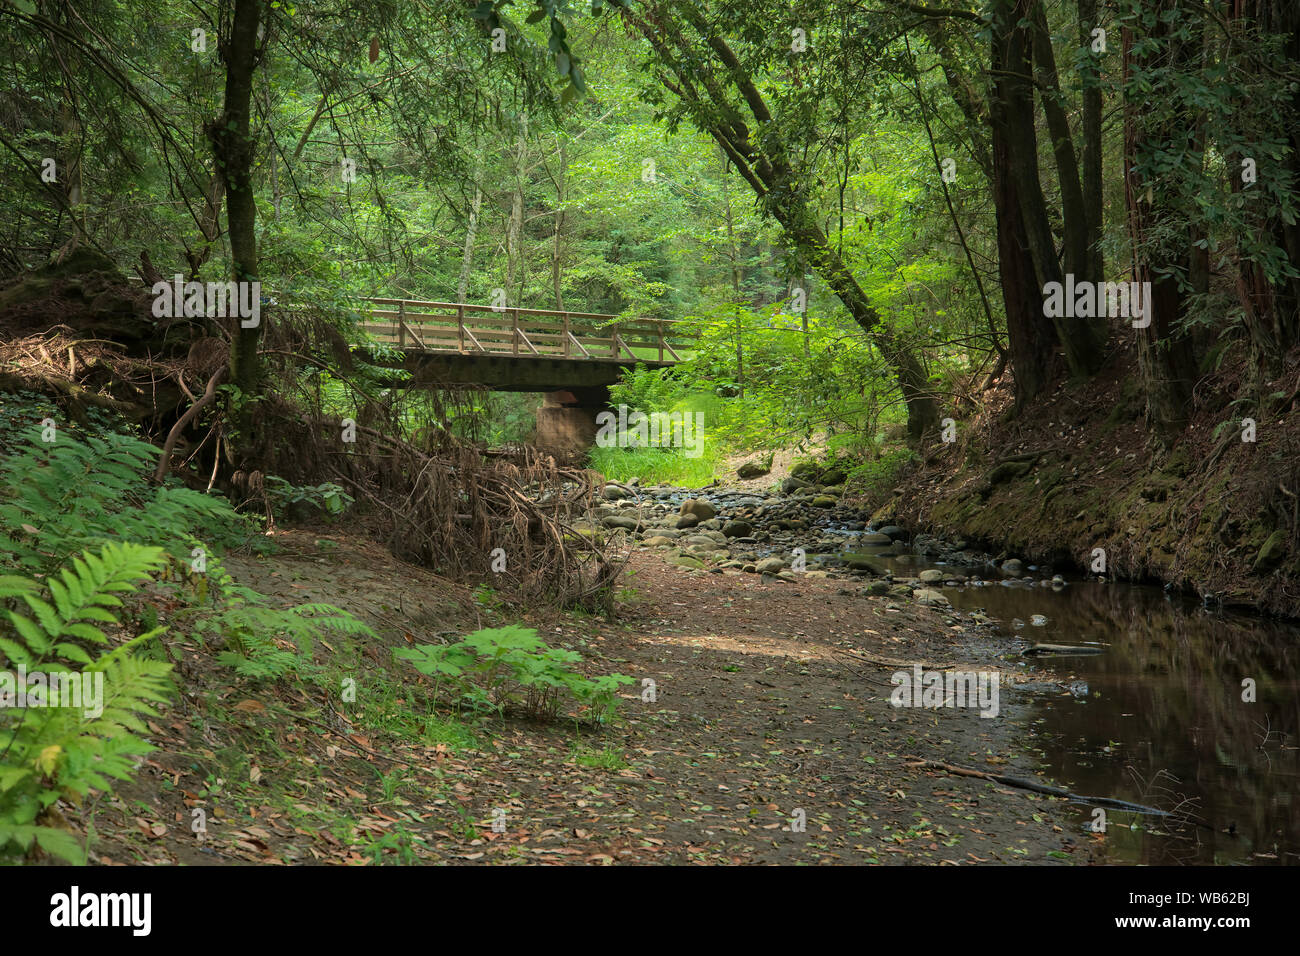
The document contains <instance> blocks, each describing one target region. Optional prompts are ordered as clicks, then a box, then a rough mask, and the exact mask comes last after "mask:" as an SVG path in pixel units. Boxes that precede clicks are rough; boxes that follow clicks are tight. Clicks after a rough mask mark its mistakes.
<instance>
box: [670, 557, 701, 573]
mask: <svg viewBox="0 0 1300 956" xmlns="http://www.w3.org/2000/svg"><path fill="white" fill-rule="evenodd" d="M664 560H665V561H667V562H668V563H669V564H672V565H675V566H677V567H679V568H695V569H697V570H698V569H699V568H702V567H704V562H703V561H701V560H700V559H699V558H693V557H691V556H690V555H689V554H672V555H669V556H668V557H667V558H665V559H664Z"/></svg>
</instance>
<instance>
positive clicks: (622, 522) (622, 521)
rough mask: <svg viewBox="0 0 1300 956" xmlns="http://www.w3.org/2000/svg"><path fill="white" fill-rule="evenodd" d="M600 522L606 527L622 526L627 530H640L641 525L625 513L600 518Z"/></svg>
mask: <svg viewBox="0 0 1300 956" xmlns="http://www.w3.org/2000/svg"><path fill="white" fill-rule="evenodd" d="M600 523H601V524H603V525H604V526H605V527H606V528H623V529H625V530H627V531H639V530H641V525H640V524H639V523H638V522H637V520H636V519H635V518H629V517H627V516H626V515H610V516H609V517H607V518H602V519H601V522H600Z"/></svg>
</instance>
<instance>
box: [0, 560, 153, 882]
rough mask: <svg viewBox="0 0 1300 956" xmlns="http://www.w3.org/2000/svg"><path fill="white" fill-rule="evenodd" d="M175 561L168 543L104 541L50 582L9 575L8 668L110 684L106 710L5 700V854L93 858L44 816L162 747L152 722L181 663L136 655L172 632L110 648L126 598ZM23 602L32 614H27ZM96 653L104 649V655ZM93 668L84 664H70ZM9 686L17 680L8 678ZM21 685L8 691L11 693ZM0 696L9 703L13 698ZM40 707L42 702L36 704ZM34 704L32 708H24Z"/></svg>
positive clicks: (0, 647) (0, 734) (2, 635)
mask: <svg viewBox="0 0 1300 956" xmlns="http://www.w3.org/2000/svg"><path fill="white" fill-rule="evenodd" d="M166 563H167V556H166V554H165V552H164V551H163V550H162V549H161V548H157V547H148V546H145V545H139V544H130V543H124V544H115V543H111V542H110V543H107V544H104V545H103V546H102V547H101V548H100V550H99V552H98V553H97V554H96V553H94V552H90V551H87V552H85V553H83V554H82V555H80V556H79V557H76V558H74V559H72V560H71V561H70V562H69V563H68V564H67V565H65V566H64V567H63V568H61V569H60V570H59V571H58V573H57V574H55V575H51V576H49V577H48V578H47V579H46V580H45V581H44V582H43V584H42V583H40V582H38V581H36V580H34V579H32V578H27V577H22V576H18V575H5V576H0V605H3V606H4V607H3V615H2V618H3V622H4V625H5V626H4V627H3V628H2V629H0V655H2V657H3V660H4V662H5V664H6V666H7V667H12V666H20V667H22V668H24V669H26V670H27V671H28V672H34V671H37V670H38V669H39V670H40V671H41V672H42V673H45V672H48V673H51V674H54V673H58V674H61V675H63V676H65V677H76V678H84V677H87V676H89V677H90V679H91V680H92V681H99V680H102V687H103V696H102V699H100V700H99V701H98V705H99V707H98V708H97V709H98V713H88V711H89V710H91V709H92V708H90V707H89V706H88V705H89V702H88V701H85V700H82V701H80V702H79V703H80V704H81V706H75V707H61V706H58V704H59V703H60V701H58V700H54V699H51V695H50V690H49V688H46V689H45V690H44V691H34V690H30V689H29V693H28V694H26V695H25V697H26V699H25V701H13V700H10V701H7V702H8V703H17V704H18V705H19V706H18V707H16V708H15V707H10V706H0V857H2V856H4V855H5V854H7V853H8V854H12V853H13V852H14V851H16V850H17V851H22V852H26V851H29V850H30V849H31V847H32V845H33V844H36V845H38V846H40V847H41V848H42V849H44V850H46V851H47V852H49V853H52V854H54V855H56V856H59V857H61V858H63V859H65V860H69V861H71V862H84V854H83V852H82V849H81V847H80V845H79V844H78V843H77V842H76V840H75V839H74V838H73V837H72V835H71V834H69V833H67V832H66V831H63V830H60V829H57V828H55V827H51V826H48V825H46V824H45V823H44V822H42V821H43V817H42V815H43V814H44V813H45V811H47V810H48V809H49V808H50V807H51V806H52V805H53V804H54V802H55V801H56V800H58V799H59V798H60V797H68V798H71V799H74V800H79V799H81V798H84V797H85V796H86V795H87V794H89V793H90V791H92V790H109V789H111V783H110V781H109V778H115V779H119V780H126V779H129V778H130V775H131V771H132V769H133V767H134V760H135V758H136V757H138V756H140V755H142V754H146V753H149V752H150V751H151V750H153V749H154V748H153V747H152V745H150V744H149V743H148V742H147V741H146V740H144V739H143V736H142V735H143V734H144V733H146V727H145V724H144V718H145V717H148V716H153V715H156V713H157V711H156V710H155V707H154V705H155V704H158V703H160V702H162V701H164V700H165V699H166V692H167V690H168V687H169V682H168V680H167V673H168V672H169V671H170V670H171V665H170V664H166V663H163V662H160V661H153V660H148V659H145V658H142V657H138V656H135V655H134V654H133V653H132V652H133V651H134V650H135V649H137V648H138V647H139V646H140V645H141V644H143V643H144V642H146V641H149V640H152V639H153V638H155V637H157V636H158V635H159V634H161V633H162V631H163V629H162V628H156V629H154V630H151V631H149V632H147V633H145V634H141V635H140V636H139V637H136V638H135V639H134V640H131V641H128V642H127V643H125V644H122V645H120V646H118V647H117V648H115V649H113V650H110V651H107V652H104V651H102V648H103V646H104V645H106V644H107V643H108V641H109V637H108V634H106V633H105V631H104V629H103V628H102V627H101V626H100V625H105V626H110V627H111V626H116V625H117V624H118V617H117V615H116V614H115V613H114V610H115V609H117V608H120V607H121V606H122V600H121V597H120V595H121V594H123V593H127V592H131V591H133V590H135V589H136V588H137V587H138V585H139V583H140V582H141V581H142V580H145V579H148V578H149V577H150V576H151V575H153V574H155V573H157V572H158V571H159V570H161V569H162V567H163V566H164V565H165V564H166ZM8 605H19V606H22V607H24V608H25V610H27V611H29V612H30V613H31V616H30V617H29V616H27V615H25V614H22V613H19V611H18V610H17V609H15V607H11V606H8ZM92 650H99V651H100V653H99V654H98V656H97V657H92V656H91V651H92ZM74 664H80V665H84V666H83V668H82V669H81V670H76V669H74V668H73V667H72V666H70V665H74ZM4 676H5V678H7V683H10V684H14V685H15V686H14V688H13V689H16V682H15V681H14V678H13V675H12V674H5V675H4ZM13 689H9V688H4V690H8V693H9V695H10V696H12V695H13ZM5 702H6V699H5V697H4V696H3V695H2V694H0V703H5ZM32 704H35V705H37V706H35V707H32V706H31V705H32ZM24 705H25V706H24Z"/></svg>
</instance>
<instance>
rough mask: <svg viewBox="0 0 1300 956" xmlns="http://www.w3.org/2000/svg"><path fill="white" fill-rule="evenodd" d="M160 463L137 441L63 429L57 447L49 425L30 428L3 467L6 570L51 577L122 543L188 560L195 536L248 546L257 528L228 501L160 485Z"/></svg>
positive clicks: (0, 489)
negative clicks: (153, 479)
mask: <svg viewBox="0 0 1300 956" xmlns="http://www.w3.org/2000/svg"><path fill="white" fill-rule="evenodd" d="M157 456H158V449H156V448H154V447H153V446H152V445H150V444H148V443H147V442H143V441H140V440H139V439H136V438H132V437H130V436H129V435H120V434H115V433H112V432H108V433H105V434H103V435H75V434H71V433H69V432H67V431H66V430H60V431H59V432H58V433H57V435H56V438H55V440H54V441H53V442H48V443H47V442H44V441H42V440H41V429H40V428H39V427H37V428H32V429H29V430H28V431H27V432H26V433H25V434H24V439H23V441H22V442H21V443H20V444H19V446H18V448H17V453H16V454H14V455H12V456H10V457H9V458H8V459H6V460H5V461H4V463H3V464H0V528H2V529H5V530H4V531H2V532H0V563H5V564H11V565H18V566H20V567H23V568H27V569H29V570H33V571H46V570H49V569H50V568H52V567H56V566H58V565H59V564H61V563H62V562H63V561H64V560H65V559H66V558H67V557H68V556H69V555H72V554H75V553H77V552H79V551H83V550H86V549H88V548H94V547H96V546H98V545H101V544H103V543H104V542H106V541H114V540H118V541H132V542H135V543H136V544H147V545H154V546H156V547H161V548H164V549H165V550H166V551H167V552H168V553H170V554H171V555H172V556H173V557H175V558H177V559H182V560H185V561H187V562H188V560H189V557H190V552H191V550H192V547H193V542H194V536H195V535H199V536H201V537H204V538H206V539H208V540H213V541H217V542H219V543H222V544H227V545H229V544H235V543H238V542H241V541H243V540H245V539H246V537H247V536H248V534H249V533H250V532H251V530H252V526H251V525H250V524H248V523H247V521H246V519H244V518H241V517H240V516H239V515H237V514H236V513H235V511H234V509H233V508H231V507H230V505H229V504H228V503H227V502H226V501H225V500H224V499H222V498H218V497H214V496H211V495H204V494H200V493H199V492H197V491H192V490H190V489H188V488H178V487H173V486H169V485H164V486H162V487H154V486H152V485H151V484H150V483H149V480H148V477H147V475H148V473H149V471H150V469H151V467H152V464H153V462H154V460H155V459H156V458H157Z"/></svg>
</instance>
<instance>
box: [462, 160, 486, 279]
mask: <svg viewBox="0 0 1300 956" xmlns="http://www.w3.org/2000/svg"><path fill="white" fill-rule="evenodd" d="M478 178H479V170H478V168H476V169H475V173H474V199H473V201H472V202H471V203H470V207H469V225H468V226H467V228H466V229H465V249H464V251H463V252H462V253H461V256H460V277H459V278H458V279H457V280H456V301H457V302H461V303H463V302H464V301H465V295H466V294H467V293H468V292H469V273H470V270H471V269H472V268H473V266H474V242H475V240H476V239H477V238H478V217H479V212H480V210H482V208H483V188H482V187H481V186H480V185H479V181H478Z"/></svg>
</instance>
